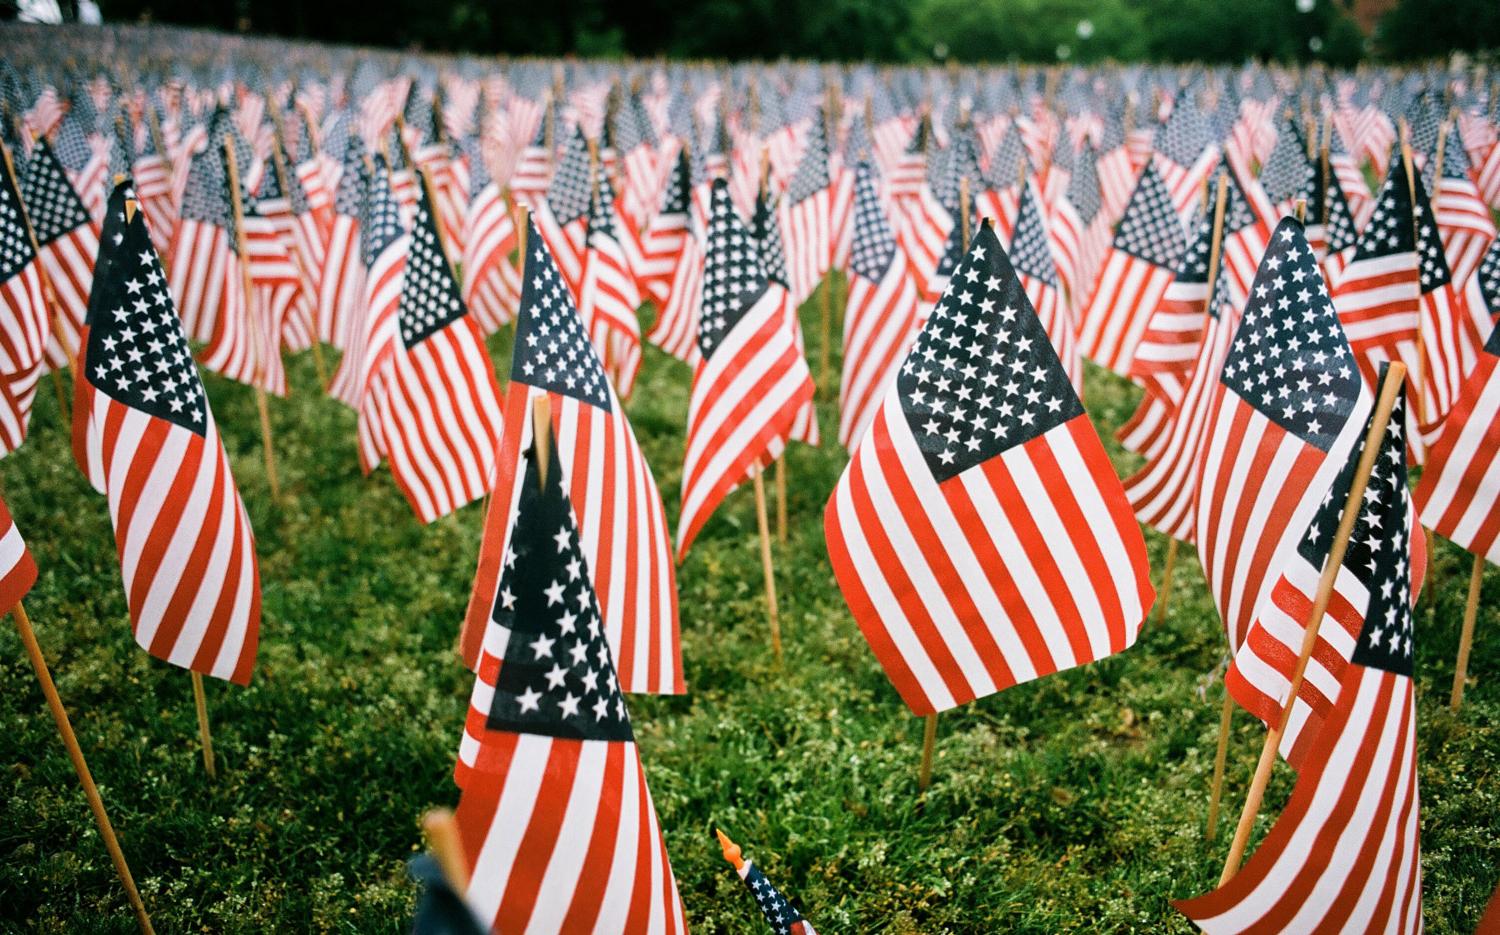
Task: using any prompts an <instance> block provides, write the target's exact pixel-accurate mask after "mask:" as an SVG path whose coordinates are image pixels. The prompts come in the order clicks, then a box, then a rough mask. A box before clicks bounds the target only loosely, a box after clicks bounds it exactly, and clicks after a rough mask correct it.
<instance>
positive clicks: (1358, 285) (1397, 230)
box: [1333, 156, 1431, 383]
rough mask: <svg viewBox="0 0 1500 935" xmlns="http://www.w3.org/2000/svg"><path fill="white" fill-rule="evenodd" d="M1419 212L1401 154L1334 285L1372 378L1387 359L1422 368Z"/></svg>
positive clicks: (1362, 364)
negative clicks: (1416, 223)
mask: <svg viewBox="0 0 1500 935" xmlns="http://www.w3.org/2000/svg"><path fill="white" fill-rule="evenodd" d="M1413 211H1414V207H1413V205H1412V190H1411V188H1410V187H1409V185H1408V182H1407V178H1406V171H1405V169H1404V167H1403V164H1402V160H1401V159H1400V157H1399V156H1398V157H1396V158H1393V159H1392V160H1391V168H1390V172H1389V173H1387V175H1386V179H1385V184H1383V185H1381V187H1380V193H1379V195H1378V196H1377V197H1376V199H1375V211H1374V213H1373V214H1372V215H1371V216H1370V223H1369V225H1368V226H1366V227H1365V229H1364V231H1363V232H1362V233H1361V234H1360V237H1359V245H1358V246H1357V247H1356V248H1355V250H1354V256H1353V257H1352V258H1351V259H1350V260H1349V263H1348V265H1347V266H1345V268H1344V272H1343V275H1342V276H1340V277H1339V280H1338V282H1336V283H1334V284H1333V300H1334V304H1335V305H1336V306H1337V308H1338V311H1339V320H1340V321H1341V323H1342V324H1343V326H1344V330H1345V331H1346V332H1348V335H1349V343H1350V344H1351V345H1352V346H1353V348H1354V353H1355V357H1356V359H1357V360H1358V361H1359V367H1360V371H1361V372H1362V373H1364V375H1365V379H1366V380H1368V381H1369V382H1371V383H1374V381H1375V373H1376V368H1377V367H1379V365H1380V363H1381V361H1386V360H1400V361H1403V362H1405V363H1406V364H1407V366H1408V367H1411V368H1412V370H1413V372H1415V371H1416V369H1417V366H1416V358H1417V334H1418V327H1419V324H1420V321H1421V288H1422V286H1421V270H1420V267H1421V260H1420V259H1419V258H1418V256H1417V248H1416V235H1415V226H1414V215H1413ZM1428 220H1429V221H1430V220H1431V219H1430V218H1429V219H1428Z"/></svg>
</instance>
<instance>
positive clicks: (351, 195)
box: [333, 134, 370, 218]
mask: <svg viewBox="0 0 1500 935" xmlns="http://www.w3.org/2000/svg"><path fill="white" fill-rule="evenodd" d="M369 184H370V171H369V168H368V167H367V166H366V164H365V144H364V143H362V142H361V141H360V138H359V135H358V134H352V135H350V137H349V142H348V144H347V145H346V146H345V147H344V171H343V172H342V173H341V174H340V175H339V184H338V187H337V188H336V189H335V190H334V193H333V210H334V211H336V212H337V213H339V214H342V215H343V216H344V217H350V218H358V217H359V216H360V212H361V211H363V209H364V203H365V188H366V187H367V186H368V185H369Z"/></svg>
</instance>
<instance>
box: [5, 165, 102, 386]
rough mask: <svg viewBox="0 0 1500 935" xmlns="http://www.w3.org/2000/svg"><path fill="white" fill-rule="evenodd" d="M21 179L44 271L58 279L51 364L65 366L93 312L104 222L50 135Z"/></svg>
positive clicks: (54, 285)
mask: <svg viewBox="0 0 1500 935" xmlns="http://www.w3.org/2000/svg"><path fill="white" fill-rule="evenodd" d="M20 181H21V197H22V198H23V199H25V201H26V213H27V216H28V217H29V218H30V219H31V229H32V232H33V233H35V234H36V241H37V247H38V249H39V251H40V259H41V264H42V270H43V271H44V272H45V273H46V275H47V281H48V282H50V283H51V284H52V296H53V299H54V300H55V301H56V303H57V304H56V306H55V309H54V310H55V312H56V314H55V315H54V316H53V319H52V320H53V328H52V335H51V338H50V339H49V340H48V342H47V365H48V366H49V367H52V368H61V367H65V366H68V365H69V363H71V362H70V361H69V360H68V355H67V351H66V348H67V347H71V348H73V349H74V351H75V352H76V351H77V349H78V346H79V343H78V342H79V338H78V329H79V328H80V327H82V325H83V318H84V315H85V314H86V313H87V312H88V306H89V290H90V289H91V288H92V287H93V284H94V256H95V255H96V254H97V253H98V252H99V225H98V224H96V223H95V222H94V219H93V218H92V217H90V216H89V213H88V210H87V209H86V208H85V207H84V205H83V200H82V199H81V198H80V197H79V195H78V192H77V191H76V190H75V189H74V188H73V184H72V183H71V182H69V181H68V177H67V175H66V174H65V173H64V172H63V167H62V164H61V163H59V162H58V161H57V156H56V155H54V154H53V152H52V146H51V144H49V143H48V142H47V141H46V140H38V141H37V144H36V146H35V147H33V148H32V150H31V155H30V157H29V158H28V159H27V160H26V170H25V172H23V173H22V175H21V180H20ZM59 331H61V332H62V334H59V333H58V332H59Z"/></svg>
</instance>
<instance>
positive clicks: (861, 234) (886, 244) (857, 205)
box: [839, 163, 918, 451]
mask: <svg viewBox="0 0 1500 935" xmlns="http://www.w3.org/2000/svg"><path fill="white" fill-rule="evenodd" d="M855 172H856V176H855V199H854V241H853V247H852V249H851V250H850V253H849V301H848V305H847V307H846V308H845V310H844V368H843V375H842V377H841V378H840V383H839V443H840V444H842V445H843V446H844V447H845V448H847V449H849V450H851V451H852V450H854V447H855V445H856V444H857V443H858V442H859V439H860V436H862V435H863V434H864V431H865V427H866V426H868V425H869V424H870V420H871V419H873V418H875V413H876V411H877V410H878V409H879V407H880V403H881V400H883V399H884V398H885V393H886V388H887V386H888V385H889V384H890V382H891V380H893V379H895V376H896V371H897V370H899V369H900V367H901V361H902V359H903V358H904V357H905V356H906V351H907V348H908V347H909V346H910V344H911V339H912V336H913V335H914V333H915V331H916V327H917V300H918V294H917V284H916V277H915V271H914V270H913V268H912V265H911V261H910V259H909V258H908V257H907V255H906V251H905V250H903V249H901V247H900V245H899V244H897V242H896V236H895V233H894V231H893V230H892V229H891V224H890V221H889V220H888V219H887V217H886V215H885V211H884V210H883V209H882V208H881V205H880V199H879V197H878V196H877V195H876V194H875V184H874V180H873V172H872V171H871V169H870V167H869V165H868V164H866V163H860V164H859V166H858V168H857V169H856V170H855Z"/></svg>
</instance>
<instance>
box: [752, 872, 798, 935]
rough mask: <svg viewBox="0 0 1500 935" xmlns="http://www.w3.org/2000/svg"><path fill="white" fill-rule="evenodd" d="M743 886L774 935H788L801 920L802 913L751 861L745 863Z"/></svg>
mask: <svg viewBox="0 0 1500 935" xmlns="http://www.w3.org/2000/svg"><path fill="white" fill-rule="evenodd" d="M745 885H746V886H747V887H749V888H750V895H751V896H754V897H755V905H756V906H757V907H758V908H759V909H760V914H761V915H763V916H765V919H766V922H767V924H769V925H770V926H771V929H772V930H773V931H774V932H775V933H776V935H789V933H790V932H791V930H792V926H794V925H796V924H797V923H798V922H801V921H802V920H803V915H802V913H800V912H798V911H797V908H796V907H795V906H793V905H792V904H791V903H790V902H789V901H788V900H787V898H786V897H785V896H783V895H781V891H780V890H778V889H777V888H776V887H775V886H773V885H771V881H770V880H768V879H766V875H765V874H764V873H761V872H760V868H759V867H757V866H756V865H755V861H753V860H751V861H746V863H745Z"/></svg>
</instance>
